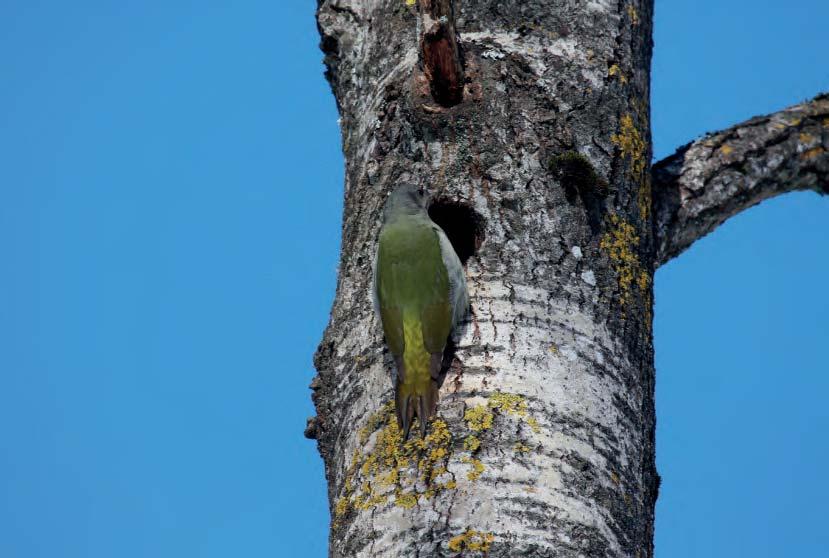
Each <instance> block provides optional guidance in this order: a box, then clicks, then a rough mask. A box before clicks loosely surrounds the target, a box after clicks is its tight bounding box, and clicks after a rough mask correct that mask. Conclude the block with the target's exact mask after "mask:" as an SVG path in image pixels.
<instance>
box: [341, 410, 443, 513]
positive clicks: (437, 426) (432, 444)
mask: <svg viewBox="0 0 829 558" xmlns="http://www.w3.org/2000/svg"><path fill="white" fill-rule="evenodd" d="M358 440H359V442H360V445H361V446H363V447H362V448H361V449H358V450H356V451H355V452H354V454H353V456H352V459H351V463H350V465H349V467H348V469H347V470H346V476H345V482H344V486H343V491H342V495H341V496H340V498H339V499H338V500H337V503H336V505H335V507H334V520H335V522H338V521H339V520H340V519H342V518H343V517H344V516H345V515H346V514H347V513H348V512H349V511H350V510H356V511H363V510H368V509H372V508H374V507H376V506H380V505H384V504H387V503H388V502H389V500H390V499H391V501H392V503H393V504H394V505H396V506H399V507H402V508H405V509H409V508H412V507H414V506H415V505H417V503H418V501H419V499H420V498H421V497H425V498H431V497H433V496H434V495H435V494H437V493H439V492H441V491H442V490H452V489H455V488H456V484H455V482H454V480H445V479H444V481H443V482H441V481H440V477H441V476H443V475H444V474H447V473H448V469H447V465H448V462H449V459H450V457H451V452H452V450H451V447H452V436H451V434H450V433H449V428H448V426H447V424H446V422H445V421H443V420H442V419H440V418H437V419H434V420H433V421H432V422H431V424H430V426H429V433H428V434H427V435H426V437H425V438H423V439H410V440H408V441H406V442H405V443H404V442H403V433H402V432H401V431H400V428H399V426H398V424H397V418H396V417H395V414H394V404H393V403H388V404H386V405H384V406H383V407H381V409H380V410H379V411H378V412H377V413H375V414H373V415H372V416H370V417H369V418H368V420H367V421H366V424H365V425H364V426H363V427H362V428H361V429H360V430H359V431H358ZM365 446H368V449H365ZM419 481H420V482H422V483H423V485H422V486H425V487H426V489H425V491H424V492H419V491H418V489H417V488H416V487H417V485H418V482H419Z"/></svg>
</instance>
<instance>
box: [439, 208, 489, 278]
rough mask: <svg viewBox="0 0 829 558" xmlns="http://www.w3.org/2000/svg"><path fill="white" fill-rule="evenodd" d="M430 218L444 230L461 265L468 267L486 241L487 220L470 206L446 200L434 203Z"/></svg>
mask: <svg viewBox="0 0 829 558" xmlns="http://www.w3.org/2000/svg"><path fill="white" fill-rule="evenodd" d="M429 217H431V218H432V221H434V222H435V223H437V224H438V225H439V226H440V228H442V229H443V232H445V233H446V236H447V237H448V238H449V241H450V242H451V243H452V247H453V248H454V249H455V252H456V253H457V254H458V258H459V259H460V260H461V263H462V264H463V265H466V262H467V261H468V260H469V258H471V257H472V256H474V255H475V254H476V253H477V252H478V248H480V247H481V244H482V243H483V241H484V225H485V219H484V218H483V217H482V216H481V214H480V213H478V212H477V211H475V210H474V209H472V208H471V207H470V206H469V205H468V204H465V203H463V202H459V201H455V200H451V199H446V198H437V199H435V200H433V201H432V203H431V204H430V205H429Z"/></svg>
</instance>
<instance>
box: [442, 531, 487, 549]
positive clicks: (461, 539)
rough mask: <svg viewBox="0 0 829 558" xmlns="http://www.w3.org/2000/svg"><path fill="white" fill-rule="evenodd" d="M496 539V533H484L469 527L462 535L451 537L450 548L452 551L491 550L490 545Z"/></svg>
mask: <svg viewBox="0 0 829 558" xmlns="http://www.w3.org/2000/svg"><path fill="white" fill-rule="evenodd" d="M494 540H495V534H494V533H482V532H480V531H474V530H472V529H467V530H466V532H465V533H463V534H462V535H458V536H456V537H452V538H451V539H449V550H450V551H451V552H464V551H470V552H484V553H486V552H489V547H490V546H492V542H493V541H494Z"/></svg>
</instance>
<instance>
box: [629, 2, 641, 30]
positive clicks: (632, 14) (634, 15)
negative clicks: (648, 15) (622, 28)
mask: <svg viewBox="0 0 829 558" xmlns="http://www.w3.org/2000/svg"><path fill="white" fill-rule="evenodd" d="M628 17H629V18H630V24H631V25H633V26H634V27H636V26H637V25H639V13H638V12H637V11H636V7H635V6H634V5H633V4H628Z"/></svg>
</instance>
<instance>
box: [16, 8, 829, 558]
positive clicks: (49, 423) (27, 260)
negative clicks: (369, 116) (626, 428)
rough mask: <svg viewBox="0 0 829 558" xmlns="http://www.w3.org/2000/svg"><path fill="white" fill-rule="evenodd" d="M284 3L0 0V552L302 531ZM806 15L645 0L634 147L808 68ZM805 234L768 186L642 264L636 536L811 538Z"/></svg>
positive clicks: (192, 542)
mask: <svg viewBox="0 0 829 558" xmlns="http://www.w3.org/2000/svg"><path fill="white" fill-rule="evenodd" d="M314 5H315V3H314V2H311V1H310V0H308V1H303V2H299V1H295V0H292V1H290V2H273V1H272V0H271V1H264V0H251V1H248V2H237V3H230V2H205V1H200V2H195V1H192V2H183V1H176V2H171V1H169V0H168V1H165V2H161V1H159V0H144V1H142V2H103V1H97V2H96V1H90V0H79V1H77V2H65V1H62V2H57V1H54V0H51V1H45V0H27V1H25V2H22V1H18V2H10V1H8V0H0V76H2V80H0V195H2V203H0V255H2V272H0V556H3V557H9V558H36V557H38V558H39V557H43V558H56V557H60V558H75V557H78V558H111V557H116V556H117V557H118V558H133V557H154V558H166V557H170V558H181V557H190V556H193V557H196V556H197V557H217V558H218V557H222V558H225V557H231V556H233V557H235V556H245V557H251V558H255V557H260V556H261V557H274V556H278V557H283V556H284V557H293V556H302V557H310V558H314V557H319V558H322V557H323V556H325V549H326V533H327V522H328V512H327V504H326V496H325V494H326V489H325V488H326V487H325V481H324V478H323V471H322V463H321V460H320V459H319V457H318V456H317V454H316V449H315V446H314V444H313V443H312V442H309V441H306V440H305V439H303V438H302V428H303V426H304V422H305V418H306V417H307V416H308V415H311V414H312V412H313V411H312V406H311V402H310V399H309V391H308V389H307V385H308V383H309V381H310V380H311V378H312V376H313V373H314V372H313V369H312V365H311V355H312V353H313V351H314V349H315V347H316V344H317V343H318V341H319V339H320V336H321V333H322V329H323V327H324V326H325V323H326V320H327V316H328V309H329V306H330V303H331V301H332V298H333V290H334V285H335V273H336V263H337V253H338V244H339V232H340V211H341V192H342V158H341V153H340V149H339V141H340V139H339V131H338V127H337V124H336V119H337V114H336V109H335V106H334V101H333V98H332V96H331V94H330V92H329V90H328V85H327V84H326V83H325V81H324V79H323V76H322V67H321V63H320V60H321V55H320V53H319V51H318V49H317V46H316V45H317V42H318V37H317V33H316V28H315V24H314V20H313V9H314ZM827 20H829V5H827V4H826V2H824V1H823V0H801V1H799V2H797V3H795V4H792V3H781V2H777V1H769V0H766V1H758V0H754V1H750V0H731V1H730V2H721V1H719V0H700V1H697V2H693V3H690V2H668V1H667V0H658V1H657V22H656V25H657V27H656V37H655V42H656V47H655V48H656V50H655V60H654V88H653V92H654V99H653V100H654V104H653V125H654V139H655V150H656V155H657V156H658V157H659V156H664V155H666V154H668V153H670V152H672V151H673V149H674V148H675V147H676V146H678V145H680V144H682V143H684V142H686V141H688V140H689V139H691V138H693V137H695V136H697V135H699V134H701V133H703V132H705V131H707V130H714V129H718V128H721V127H724V126H727V125H729V124H732V123H734V122H737V121H740V120H743V119H745V118H747V117H750V116H752V115H754V114H759V113H764V112H768V111H772V110H775V109H777V108H781V107H784V106H786V105H789V104H792V103H794V102H797V101H800V100H803V99H805V98H808V97H811V96H812V95H814V94H815V93H817V92H818V91H820V90H827V89H829V69H828V68H827V65H826V64H825V61H824V60H822V58H821V56H822V54H823V53H825V52H827V50H829V39H827V33H826V27H825V22H826V21H827ZM827 245H829V198H823V199H821V198H819V197H818V196H816V195H812V194H799V195H792V196H788V197H785V198H781V199H777V200H775V201H773V202H770V203H767V204H765V205H763V206H761V207H759V208H756V209H754V210H752V211H750V212H748V213H746V214H744V215H741V216H740V217H738V218H736V219H734V220H733V221H731V222H729V223H728V224H727V225H725V226H724V227H723V228H722V229H721V230H719V231H718V232H717V233H716V234H714V235H712V236H711V237H709V238H706V239H705V240H703V241H702V242H700V243H699V244H698V245H696V246H695V247H694V248H693V249H692V250H690V251H689V252H688V253H687V254H685V255H684V256H683V257H682V258H681V259H679V260H677V261H675V262H672V263H671V264H669V265H667V266H666V267H665V268H664V269H663V270H661V271H660V272H659V273H658V274H657V281H656V351H657V369H658V382H657V395H658V399H657V402H658V415H659V429H658V446H659V447H658V461H659V468H660V471H661V473H662V475H663V488H662V498H661V499H660V501H659V504H658V507H657V536H656V544H657V555H658V556H659V557H661V558H669V557H670V558H682V557H696V556H704V557H706V558H712V557H720V556H722V557H733V556H752V557H779V556H825V555H827V554H828V553H829V536H827V535H825V533H827V529H826V526H825V509H824V506H825V502H826V501H827V500H828V499H829V480H827V477H826V474H825V470H826V463H827V459H829V442H827V439H828V438H829V436H827V434H826V432H827V431H829V410H827V409H829V406H827V404H826V394H827V393H828V392H829V374H827V371H829V355H827V346H828V345H829V326H828V325H827V321H828V318H827V316H829V293H827V290H826V288H825V287H826V284H827V277H829V263H827V258H826V255H827ZM822 533H823V534H822Z"/></svg>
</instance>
